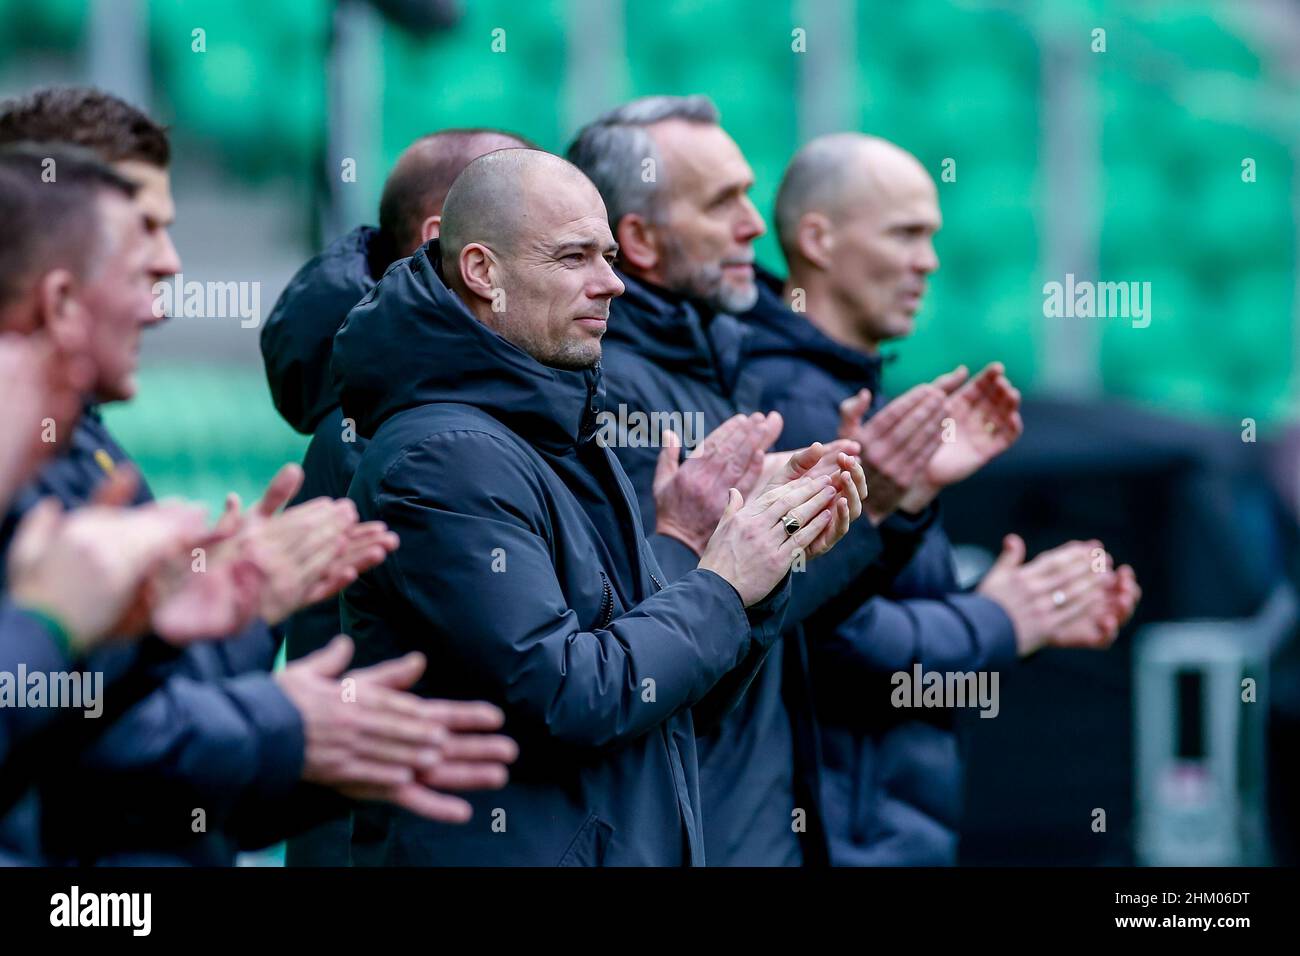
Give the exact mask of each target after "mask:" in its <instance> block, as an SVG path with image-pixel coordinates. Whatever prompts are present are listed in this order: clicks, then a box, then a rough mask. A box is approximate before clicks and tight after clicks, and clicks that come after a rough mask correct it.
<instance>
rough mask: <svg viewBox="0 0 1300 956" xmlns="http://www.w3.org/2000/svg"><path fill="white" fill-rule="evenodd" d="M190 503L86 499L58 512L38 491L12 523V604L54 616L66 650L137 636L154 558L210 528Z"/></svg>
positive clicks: (144, 620)
mask: <svg viewBox="0 0 1300 956" xmlns="http://www.w3.org/2000/svg"><path fill="white" fill-rule="evenodd" d="M209 533H210V532H209V531H208V528H207V521H206V516H205V514H204V511H203V509H202V508H201V507H199V506H197V505H186V504H179V503H173V502H156V503H152V504H148V505H142V506H140V507H138V508H122V507H116V506H113V505H102V504H90V505H87V506H86V507H84V508H80V509H78V510H76V511H73V512H69V513H65V512H64V511H63V509H62V507H61V506H60V505H59V503H58V502H57V501H55V500H53V499H45V500H43V501H41V502H39V503H37V505H36V506H35V507H33V508H32V509H31V510H30V511H28V513H27V514H26V515H25V516H24V518H23V520H22V521H21V522H20V523H19V525H18V529H17V531H16V533H15V535H14V540H13V543H12V545H11V546H10V549H9V557H8V573H7V584H8V593H9V598H10V600H12V601H13V603H14V604H15V605H16V606H18V607H23V608H27V609H29V610H33V611H36V612H39V613H41V614H44V615H46V616H48V617H50V618H52V619H53V620H54V621H56V622H57V623H58V624H59V625H60V627H61V628H62V630H63V632H64V633H65V635H66V636H67V638H68V642H69V644H70V647H69V650H70V651H72V652H73V653H74V654H82V653H85V652H86V651H88V650H90V649H91V648H93V647H95V646H96V645H98V644H99V643H101V642H102V641H104V640H107V639H114V638H116V639H121V638H130V637H136V636H138V635H139V634H140V633H142V631H143V630H144V628H145V627H146V626H147V624H148V622H149V615H148V614H147V613H145V614H142V615H135V614H133V613H132V611H133V609H134V608H136V607H146V608H147V607H148V606H149V602H150V599H149V589H150V581H151V578H152V576H153V575H154V573H155V572H156V570H157V568H158V567H159V565H160V564H162V563H164V562H166V561H168V560H171V559H174V558H176V557H177V556H180V555H185V554H188V553H189V550H190V549H191V548H192V547H193V546H194V545H195V544H196V543H197V542H200V541H204V540H206V539H207V537H208V535H209Z"/></svg>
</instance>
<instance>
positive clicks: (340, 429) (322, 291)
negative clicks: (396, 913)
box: [261, 129, 532, 866]
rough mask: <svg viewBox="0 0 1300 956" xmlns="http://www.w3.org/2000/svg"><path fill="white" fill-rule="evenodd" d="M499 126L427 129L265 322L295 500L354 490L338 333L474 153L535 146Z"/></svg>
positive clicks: (334, 828)
mask: <svg viewBox="0 0 1300 956" xmlns="http://www.w3.org/2000/svg"><path fill="white" fill-rule="evenodd" d="M531 145H532V144H531V143H529V142H528V141H527V140H525V139H523V138H522V137H520V136H516V135H515V134H513V133H507V132H504V131H501V130H495V129H446V130H440V131H438V132H436V133H430V134H428V135H426V136H421V137H420V138H419V139H417V140H415V141H414V142H413V143H411V145H409V146H408V147H407V148H406V149H405V150H404V151H403V152H402V154H401V155H400V156H399V157H398V158H397V162H396V163H395V164H394V165H393V168H392V171H391V172H390V173H389V174H388V179H387V180H385V182H384V189H383V194H382V196H381V198H380V201H379V226H378V227H377V228H376V227H375V226H358V227H357V228H356V229H353V230H352V231H351V232H349V233H348V234H347V235H345V236H343V237H341V238H339V239H337V240H335V241H334V242H332V243H330V245H329V246H327V247H326V248H325V249H324V250H323V251H322V252H321V253H320V254H319V255H317V256H315V257H313V258H312V259H311V260H310V261H309V262H308V263H307V264H306V265H304V266H303V267H302V268H301V269H299V270H298V272H297V274H296V275H295V276H294V277H293V278H292V279H291V280H289V284H288V285H287V286H286V287H285V290H284V292H282V293H281V294H280V298H279V300H278V301H277V302H276V303H275V308H274V309H272V310H271V314H270V316H269V317H268V318H267V320H266V323H265V324H264V325H263V326H262V335H261V345H262V359H263V361H264V362H265V364H266V380H267V383H268V384H269V386H270V389H271V397H272V399H273V400H274V401H275V407H276V409H277V410H278V411H279V412H280V415H281V416H282V417H283V418H284V420H285V421H286V422H288V424H289V425H290V426H291V427H293V429H294V430H295V431H298V432H301V433H302V434H304V435H311V443H310V444H309V445H308V446H307V453H306V455H305V456H304V458H303V462H302V466H303V471H304V473H305V478H304V480H303V485H302V488H301V490H300V491H299V492H298V496H297V497H296V498H295V499H294V502H293V503H294V504H298V503H301V502H304V501H309V500H311V499H312V498H316V497H319V496H321V495H325V496H327V497H331V498H333V497H341V496H342V495H345V494H347V491H348V485H349V484H350V483H351V481H352V473H353V472H354V471H355V470H356V467H357V462H358V461H360V460H361V450H362V448H363V447H364V446H365V442H364V440H359V439H358V437H357V434H356V429H355V427H354V426H353V425H352V424H351V423H348V422H345V421H344V420H343V413H342V412H341V411H340V410H339V402H338V396H337V395H336V393H335V391H334V384H333V381H332V380H331V378H330V368H329V366H330V350H331V348H332V347H333V342H334V335H335V333H336V332H338V330H339V327H340V326H341V325H342V324H343V320H344V318H346V317H347V314H348V311H349V310H350V309H351V308H352V307H353V306H354V305H356V304H357V303H358V302H360V301H361V299H362V298H363V297H364V296H365V294H366V293H367V292H369V291H370V290H371V289H373V288H374V286H375V282H376V281H377V280H378V279H379V277H380V276H381V275H383V274H384V270H385V269H387V268H388V266H389V264H390V263H392V262H393V261H394V260H396V259H399V258H401V257H403V256H409V255H411V254H412V253H413V252H415V250H416V249H418V248H419V247H420V246H421V245H423V244H424V243H425V242H428V241H429V240H430V239H432V238H434V237H436V236H437V235H438V226H439V223H440V222H441V220H442V204H443V201H444V200H445V199H446V198H447V190H449V189H450V188H451V184H452V182H453V181H454V180H455V178H456V177H457V176H458V175H459V174H460V171H461V170H462V169H464V168H465V166H466V164H468V163H469V162H470V160H472V159H475V158H476V157H478V156H482V155H483V154H484V153H488V152H491V151H492V150H494V149H503V148H506V147H514V148H518V147H530V146H531ZM339 629H340V622H339V609H338V600H337V599H331V600H327V601H322V602H321V603H319V604H316V605H313V606H311V607H308V608H305V609H304V610H302V611H300V612H298V613H297V614H295V615H293V616H292V617H291V618H290V619H289V621H288V624H287V627H286V628H285V654H286V656H287V658H288V659H289V660H297V659H298V658H300V657H304V656H305V655H307V654H310V653H312V652H314V651H317V650H319V649H320V648H322V647H324V646H325V645H326V644H327V643H329V641H330V639H331V638H333V637H334V635H336V634H338V633H339ZM349 831H350V827H349V826H348V824H347V821H346V820H336V821H331V822H329V823H326V824H324V825H322V826H321V827H318V828H316V829H314V830H311V831H309V832H306V833H303V834H301V835H299V836H296V837H294V838H293V839H291V840H290V841H289V843H288V846H287V848H286V852H285V864H286V865H287V866H346V865H347V862H348V858H347V847H348V838H349V837H348V834H349Z"/></svg>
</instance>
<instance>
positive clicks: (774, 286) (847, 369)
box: [741, 267, 884, 404]
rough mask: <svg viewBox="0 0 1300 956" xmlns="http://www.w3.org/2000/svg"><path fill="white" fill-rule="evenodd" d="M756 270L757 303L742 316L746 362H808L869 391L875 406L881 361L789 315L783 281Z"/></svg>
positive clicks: (797, 317)
mask: <svg viewBox="0 0 1300 956" xmlns="http://www.w3.org/2000/svg"><path fill="white" fill-rule="evenodd" d="M755 268H756V272H757V276H758V303H757V304H756V305H755V306H754V308H753V309H751V310H750V311H749V312H747V313H745V314H744V315H743V316H741V319H742V321H744V323H745V325H746V326H747V327H748V329H749V334H748V335H746V336H745V342H744V349H745V360H746V361H753V360H755V359H762V358H773V357H787V358H797V359H800V360H802V361H811V362H812V363H813V364H815V365H817V366H819V367H821V368H822V369H823V370H824V371H826V372H827V373H828V374H830V375H833V376H834V377H835V378H837V379H840V380H843V381H846V382H859V383H862V384H863V385H865V386H866V387H867V388H870V389H871V391H872V402H873V404H874V403H875V401H876V399H877V398H878V397H879V395H878V393H879V392H880V378H881V367H882V365H883V364H884V359H883V358H882V357H881V356H880V355H878V354H877V355H870V354H868V353H866V352H859V351H857V350H856V349H851V348H849V347H848V346H845V345H841V344H840V343H839V342H836V341H835V340H834V339H832V338H831V337H830V336H828V335H826V333H824V332H823V331H822V330H821V329H819V328H817V326H815V325H814V324H813V323H812V322H810V321H809V320H808V319H807V318H806V317H805V316H802V315H799V314H798V313H797V312H793V311H791V309H790V308H789V306H787V305H786V304H785V295H784V292H783V289H784V285H785V281H784V280H783V279H781V278H779V277H777V276H776V275H774V274H773V273H771V272H768V271H767V270H766V269H762V268H759V267H755Z"/></svg>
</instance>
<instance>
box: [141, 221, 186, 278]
mask: <svg viewBox="0 0 1300 956" xmlns="http://www.w3.org/2000/svg"><path fill="white" fill-rule="evenodd" d="M149 271H150V272H151V273H153V277H154V279H166V278H169V277H171V276H174V275H176V273H178V272H180V271H181V256H180V253H179V252H177V251H176V244H175V243H174V242H172V236H171V233H170V232H168V231H167V230H166V229H162V230H159V233H158V237H157V240H156V242H155V244H154V253H153V261H152V262H151V263H150V264H149Z"/></svg>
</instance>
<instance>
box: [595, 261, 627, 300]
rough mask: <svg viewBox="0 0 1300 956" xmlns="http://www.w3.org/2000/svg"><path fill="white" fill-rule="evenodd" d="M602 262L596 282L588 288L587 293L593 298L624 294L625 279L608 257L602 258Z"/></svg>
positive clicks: (612, 297) (614, 296)
mask: <svg viewBox="0 0 1300 956" xmlns="http://www.w3.org/2000/svg"><path fill="white" fill-rule="evenodd" d="M600 262H601V264H600V265H599V266H598V267H597V268H598V269H599V270H600V271H599V273H598V274H597V277H596V282H595V284H594V285H592V286H591V287H590V288H589V289H588V290H587V294H588V295H589V296H591V297H592V298H593V299H599V298H605V297H608V298H611V299H614V298H617V297H618V296H620V295H622V294H623V288H624V286H623V280H622V279H620V278H619V277H618V273H617V272H615V271H614V267H613V266H612V265H610V264H609V261H608V260H606V259H601V260H600Z"/></svg>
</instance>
